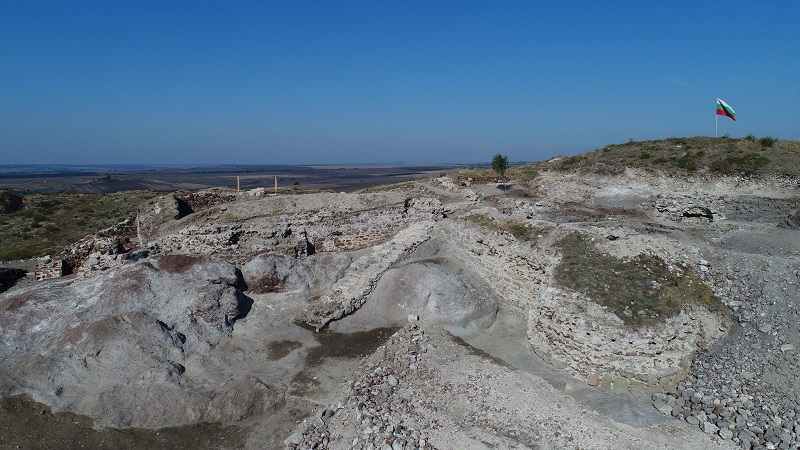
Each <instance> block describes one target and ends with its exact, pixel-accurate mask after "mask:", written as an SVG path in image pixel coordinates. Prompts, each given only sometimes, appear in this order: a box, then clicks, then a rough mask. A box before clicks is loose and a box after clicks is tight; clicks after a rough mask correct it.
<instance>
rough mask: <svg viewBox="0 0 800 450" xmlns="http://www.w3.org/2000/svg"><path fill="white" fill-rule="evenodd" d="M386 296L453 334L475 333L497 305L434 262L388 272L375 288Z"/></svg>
mask: <svg viewBox="0 0 800 450" xmlns="http://www.w3.org/2000/svg"><path fill="white" fill-rule="evenodd" d="M376 291H377V292H385V293H390V294H389V295H390V296H391V297H392V303H395V304H397V305H398V306H400V307H401V308H402V309H403V310H405V311H407V313H411V314H414V315H419V316H420V318H422V319H423V320H430V321H432V322H436V323H439V324H441V325H442V326H444V327H445V328H449V329H451V330H453V331H456V332H463V331H465V330H472V331H474V330H479V329H483V328H486V327H488V326H489V325H491V324H492V322H493V321H494V318H495V314H496V313H497V309H498V306H497V305H496V304H495V303H494V302H493V301H492V300H490V299H489V298H488V297H487V296H485V295H481V294H480V293H479V292H478V291H477V290H476V289H473V288H471V286H470V285H468V284H467V283H466V282H465V280H464V279H463V278H461V277H460V276H459V274H458V272H457V271H455V270H451V269H448V268H447V267H446V266H443V265H440V264H436V263H434V262H419V263H413V264H409V265H404V266H401V267H399V268H397V269H390V270H389V271H387V272H386V274H384V276H383V278H382V279H381V281H380V282H379V283H378V286H377V287H376Z"/></svg>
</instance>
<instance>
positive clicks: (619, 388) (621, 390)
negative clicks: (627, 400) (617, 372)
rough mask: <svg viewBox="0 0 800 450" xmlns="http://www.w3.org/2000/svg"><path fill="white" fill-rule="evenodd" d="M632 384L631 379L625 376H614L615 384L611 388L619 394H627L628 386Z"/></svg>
mask: <svg viewBox="0 0 800 450" xmlns="http://www.w3.org/2000/svg"><path fill="white" fill-rule="evenodd" d="M629 386H630V380H628V379H627V378H625V377H617V378H614V384H612V385H611V389H612V390H613V391H614V392H616V393H617V394H626V393H628V392H629V391H628V387H629Z"/></svg>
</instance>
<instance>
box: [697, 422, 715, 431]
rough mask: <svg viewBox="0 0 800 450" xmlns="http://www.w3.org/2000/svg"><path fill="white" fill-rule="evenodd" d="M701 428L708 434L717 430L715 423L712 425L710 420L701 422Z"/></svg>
mask: <svg viewBox="0 0 800 450" xmlns="http://www.w3.org/2000/svg"><path fill="white" fill-rule="evenodd" d="M701 428H702V430H703V432H704V433H708V434H714V433H716V432H718V431H719V427H717V426H716V425H714V424H713V423H711V422H703V425H701Z"/></svg>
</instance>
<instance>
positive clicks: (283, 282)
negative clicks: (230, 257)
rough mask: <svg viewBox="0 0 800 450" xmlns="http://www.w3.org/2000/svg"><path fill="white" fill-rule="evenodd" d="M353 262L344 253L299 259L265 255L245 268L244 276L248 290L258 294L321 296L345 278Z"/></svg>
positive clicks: (258, 257) (250, 262)
mask: <svg viewBox="0 0 800 450" xmlns="http://www.w3.org/2000/svg"><path fill="white" fill-rule="evenodd" d="M351 261H352V260H351V258H350V256H348V255H346V254H342V253H324V254H314V255H312V256H309V257H300V258H295V257H292V256H288V255H281V254H272V253H265V254H261V255H259V256H256V257H255V258H253V259H252V260H250V261H249V262H248V263H247V264H245V265H244V267H242V276H243V277H244V281H245V283H246V284H247V288H248V290H249V291H251V292H253V293H256V294H262V293H266V292H278V291H283V290H294V289H300V290H309V291H312V292H315V293H317V294H321V293H322V291H323V290H324V289H326V288H328V287H330V286H331V285H333V283H335V282H336V281H337V280H338V279H340V278H341V277H342V276H343V275H344V272H345V270H346V269H347V267H348V266H349V265H350V262H351Z"/></svg>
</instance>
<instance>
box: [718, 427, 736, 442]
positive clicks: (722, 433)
mask: <svg viewBox="0 0 800 450" xmlns="http://www.w3.org/2000/svg"><path fill="white" fill-rule="evenodd" d="M719 437H721V438H722V439H726V440H730V439H732V438H733V431H731V430H729V429H727V428H723V429H722V430H719Z"/></svg>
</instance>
